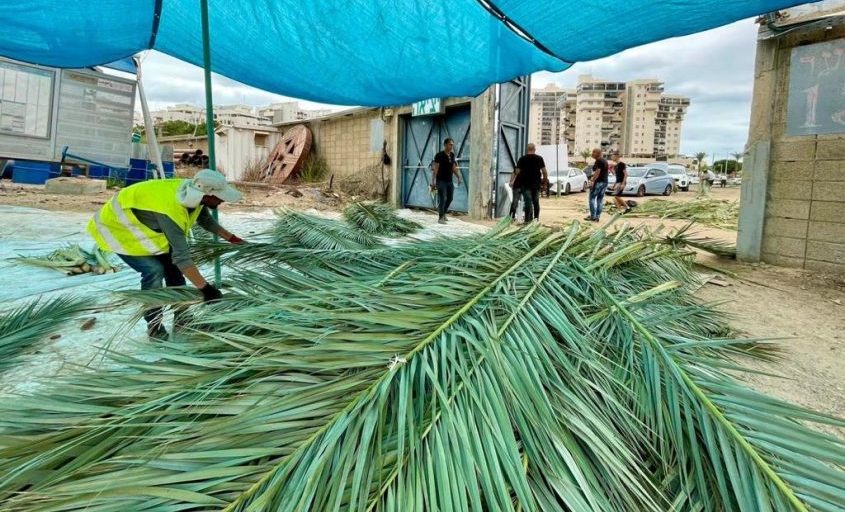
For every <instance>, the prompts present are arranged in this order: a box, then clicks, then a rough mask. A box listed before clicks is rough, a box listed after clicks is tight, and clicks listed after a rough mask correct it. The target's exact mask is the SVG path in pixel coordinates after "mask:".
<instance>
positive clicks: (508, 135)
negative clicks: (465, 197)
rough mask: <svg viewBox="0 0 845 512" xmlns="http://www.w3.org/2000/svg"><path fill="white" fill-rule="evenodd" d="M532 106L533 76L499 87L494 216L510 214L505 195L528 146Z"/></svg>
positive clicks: (517, 79) (520, 78)
mask: <svg viewBox="0 0 845 512" xmlns="http://www.w3.org/2000/svg"><path fill="white" fill-rule="evenodd" d="M530 106H531V77H530V76H523V77H519V78H516V79H514V80H511V81H510V82H505V83H503V84H499V85H498V109H497V112H496V114H497V119H498V123H497V126H496V179H495V180H494V186H495V190H494V192H493V197H495V198H496V207H495V211H494V212H493V216H494V217H503V216H505V215H507V214H508V207H509V202H508V200H507V195H506V194H505V193H504V186H505V184H507V183H508V182H509V181H510V179H511V175H512V174H513V170H514V168H516V162H517V161H518V160H519V157H521V156H522V155H524V154H525V147H526V146H527V145H528V115H529V108H530Z"/></svg>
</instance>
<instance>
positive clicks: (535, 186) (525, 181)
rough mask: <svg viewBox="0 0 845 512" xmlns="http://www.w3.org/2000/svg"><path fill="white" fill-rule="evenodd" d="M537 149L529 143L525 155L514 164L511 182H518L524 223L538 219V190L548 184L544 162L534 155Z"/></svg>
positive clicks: (541, 158) (540, 157)
mask: <svg viewBox="0 0 845 512" xmlns="http://www.w3.org/2000/svg"><path fill="white" fill-rule="evenodd" d="M536 151H537V147H536V146H535V145H534V144H533V143H529V144H528V146H526V148H525V154H524V155H522V156H521V157H520V159H519V160H518V161H517V162H516V169H514V170H513V178H511V181H512V182H514V181H519V183H520V188H521V192H522V201H523V203H525V204H524V205H523V209H524V210H523V211H524V212H525V222H526V223H528V222H531V221H533V220H539V219H540V188H541V187H542V186H543V185H544V184H548V183H549V174H548V172H547V171H546V162H545V161H544V160H543V157H542V156H540V155H538V154H537V153H536Z"/></svg>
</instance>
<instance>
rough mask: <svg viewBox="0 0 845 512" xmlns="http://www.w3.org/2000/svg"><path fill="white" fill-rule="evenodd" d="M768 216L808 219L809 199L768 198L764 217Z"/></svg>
mask: <svg viewBox="0 0 845 512" xmlns="http://www.w3.org/2000/svg"><path fill="white" fill-rule="evenodd" d="M769 217H783V218H786V219H809V218H810V201H800V200H795V199H770V200H769V201H767V202H766V218H769ZM819 220H827V219H819Z"/></svg>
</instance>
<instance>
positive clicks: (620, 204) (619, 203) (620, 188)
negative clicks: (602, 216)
mask: <svg viewBox="0 0 845 512" xmlns="http://www.w3.org/2000/svg"><path fill="white" fill-rule="evenodd" d="M611 158H612V159H613V162H614V163H616V167H615V168H614V169H615V172H616V184H614V185H613V192H612V194H613V200H614V201H615V202H616V207H617V208H619V211H621V212H622V213H627V212H628V210H629V209H630V208H628V204H627V203H626V202H625V201H624V200H623V199H622V192H624V191H625V186H626V185H627V184H628V166H627V165H626V164H625V162H622V161H621V160H620V158H622V155H620V154H619V152H618V151H616V152H615V153H613V156H612V157H611Z"/></svg>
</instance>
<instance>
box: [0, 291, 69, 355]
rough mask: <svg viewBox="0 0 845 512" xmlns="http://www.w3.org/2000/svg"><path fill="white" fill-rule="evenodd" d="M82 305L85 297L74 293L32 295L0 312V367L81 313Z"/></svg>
mask: <svg viewBox="0 0 845 512" xmlns="http://www.w3.org/2000/svg"><path fill="white" fill-rule="evenodd" d="M85 307H86V301H84V300H83V299H80V298H74V297H58V298H55V299H51V300H45V301H42V300H38V299H36V300H34V301H32V302H30V303H28V304H24V305H22V306H20V307H18V308H16V309H13V310H12V311H9V312H8V313H6V314H4V315H2V316H0V370H4V369H6V368H9V367H10V366H12V365H14V364H15V363H17V362H18V360H19V357H20V356H21V355H23V354H25V353H27V352H28V351H29V350H31V349H32V348H33V347H34V346H35V345H36V344H37V343H38V342H39V341H41V340H43V339H44V338H45V337H47V336H49V335H50V334H53V333H55V332H56V331H57V330H58V328H59V327H61V326H62V325H63V324H64V323H65V322H67V321H68V320H70V319H72V318H76V317H77V316H79V315H81V314H82V313H84V311H85Z"/></svg>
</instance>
